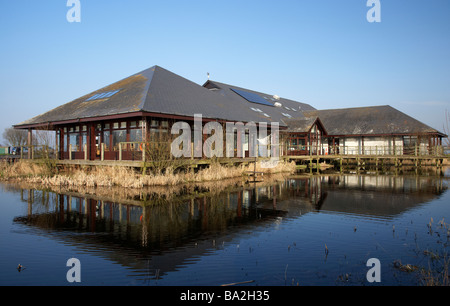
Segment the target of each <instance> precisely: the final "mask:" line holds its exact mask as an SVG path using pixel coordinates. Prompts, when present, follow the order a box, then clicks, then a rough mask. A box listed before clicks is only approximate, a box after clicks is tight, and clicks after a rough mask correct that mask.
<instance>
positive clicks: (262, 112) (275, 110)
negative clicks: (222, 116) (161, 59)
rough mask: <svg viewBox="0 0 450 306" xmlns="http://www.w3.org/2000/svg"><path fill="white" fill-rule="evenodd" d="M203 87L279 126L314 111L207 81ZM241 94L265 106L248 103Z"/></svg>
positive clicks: (243, 89)
mask: <svg viewBox="0 0 450 306" xmlns="http://www.w3.org/2000/svg"><path fill="white" fill-rule="evenodd" d="M203 86H204V87H205V88H208V89H209V90H210V91H212V92H214V93H215V94H216V95H217V96H222V97H225V98H227V99H228V100H229V101H230V103H233V104H236V105H244V106H245V107H246V111H248V110H251V112H253V113H255V112H256V113H257V115H258V116H259V118H264V117H266V116H269V117H270V119H269V120H270V121H274V122H279V123H280V126H287V122H288V121H292V119H304V118H305V116H304V115H303V112H305V111H312V110H315V108H314V107H312V106H311V105H309V104H306V103H301V102H297V101H293V100H289V99H286V98H282V97H278V96H276V95H272V94H267V93H262V92H258V91H254V90H250V89H246V88H242V87H238V86H234V85H229V84H225V83H221V82H217V81H211V80H208V81H207V82H206V83H205V84H204V85H203ZM242 93H244V94H250V95H256V96H257V97H258V98H260V100H262V101H263V102H265V104H261V103H252V102H249V101H248V100H247V99H246V98H245V97H243V96H242ZM231 101H232V102H231ZM255 110H256V111H255ZM266 118H267V117H266Z"/></svg>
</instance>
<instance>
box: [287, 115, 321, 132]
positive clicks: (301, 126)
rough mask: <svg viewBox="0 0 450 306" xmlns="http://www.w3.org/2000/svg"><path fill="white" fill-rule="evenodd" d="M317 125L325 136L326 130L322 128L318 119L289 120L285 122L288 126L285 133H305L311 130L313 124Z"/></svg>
mask: <svg viewBox="0 0 450 306" xmlns="http://www.w3.org/2000/svg"><path fill="white" fill-rule="evenodd" d="M316 122H317V123H318V125H319V126H320V128H321V129H322V130H323V131H324V134H325V135H327V130H326V128H325V127H324V126H323V124H322V121H321V120H320V118H319V117H305V118H303V119H290V120H287V121H286V124H287V125H288V127H287V129H286V132H289V133H307V132H309V131H310V130H311V128H312V127H313V125H314V124H315V123H316Z"/></svg>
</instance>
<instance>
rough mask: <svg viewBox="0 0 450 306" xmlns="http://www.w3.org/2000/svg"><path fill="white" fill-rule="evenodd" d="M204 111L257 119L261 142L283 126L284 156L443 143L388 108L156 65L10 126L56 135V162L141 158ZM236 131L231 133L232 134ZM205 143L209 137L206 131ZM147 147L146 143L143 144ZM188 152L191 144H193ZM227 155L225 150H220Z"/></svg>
mask: <svg viewBox="0 0 450 306" xmlns="http://www.w3.org/2000/svg"><path fill="white" fill-rule="evenodd" d="M196 114H201V118H202V129H203V127H204V125H205V124H207V123H208V122H218V123H220V124H221V125H222V126H223V131H225V124H226V123H227V122H232V123H238V122H242V123H245V124H247V123H251V122H254V123H256V126H257V127H258V128H261V127H264V126H268V127H269V130H268V133H267V135H262V136H261V135H258V139H257V140H258V142H257V143H259V144H263V145H270V144H271V143H273V144H275V145H278V141H275V140H272V139H271V134H272V130H271V127H273V124H277V125H278V128H279V130H280V135H281V142H280V145H279V146H278V148H279V150H280V151H279V152H281V154H283V155H310V154H337V153H339V154H355V153H359V154H363V153H364V152H366V151H367V149H368V148H371V149H372V147H374V146H375V147H378V148H379V149H381V147H383V150H384V151H383V152H384V153H389V152H388V151H387V149H386V148H392V150H394V148H395V150H397V149H399V148H400V147H401V148H402V152H403V153H405V152H406V148H409V149H411V148H412V146H414V147H416V146H417V145H419V146H420V148H421V149H420V150H424V151H427V150H429V149H430V147H433V146H436V145H441V144H442V138H443V137H446V135H445V134H443V133H441V132H439V131H437V130H434V129H432V128H430V127H428V126H426V125H425V124H423V123H421V122H419V121H417V120H415V119H413V118H411V117H409V116H407V115H405V114H403V113H401V112H399V111H398V110H395V109H394V108H392V107H389V106H379V107H372V108H352V109H342V110H317V109H315V108H314V107H312V106H311V105H308V104H305V103H300V102H297V101H293V100H289V99H284V98H281V97H279V96H277V95H273V94H266V93H261V92H256V91H252V90H248V89H245V88H240V87H237V86H232V85H228V84H224V83H219V82H215V81H211V80H208V81H207V82H206V83H205V84H204V85H203V86H201V85H198V84H196V83H194V82H192V81H189V80H187V79H185V78H183V77H181V76H179V75H176V74H174V73H172V72H170V71H168V70H166V69H164V68H162V67H159V66H154V67H151V68H149V69H146V70H144V71H141V72H139V73H136V74H134V75H132V76H129V77H127V78H125V79H123V80H120V81H118V82H115V83H113V84H111V85H108V86H105V87H103V88H101V89H99V90H96V91H94V92H92V93H89V94H86V95H84V96H82V97H80V98H78V99H75V100H74V101H71V102H69V103H66V104H64V105H61V106H59V107H57V108H55V109H53V110H50V111H48V112H46V113H43V114H41V115H38V116H36V117H34V118H31V119H29V120H26V121H24V122H21V123H19V124H17V125H15V126H14V128H16V129H26V130H28V135H29V136H28V141H29V144H31V143H32V135H33V133H32V131H33V130H39V129H41V130H49V131H55V132H56V144H57V158H58V159H60V160H68V159H69V160H70V159H74V160H77V159H84V160H145V158H146V157H145V154H144V155H143V154H142V152H145V151H146V147H145V146H146V145H149V143H151V142H166V143H167V142H168V141H169V139H170V134H171V133H170V131H171V128H172V125H173V124H174V123H175V122H179V121H183V122H186V123H188V124H189V126H190V127H191V128H192V133H193V137H192V139H193V138H194V133H195V132H196V131H195V115H196ZM233 133H234V132H233ZM202 137H203V141H204V140H205V139H206V138H207V137H208V135H206V134H203V136H202ZM234 142H235V143H234V148H235V150H236V151H239V150H238V148H242V150H243V151H244V152H246V155H245V156H249V151H250V148H249V144H252V140H250V139H249V134H248V133H245V130H244V132H243V133H242V132H241V134H239V131H237V133H236V136H235V141H234ZM147 149H148V147H147ZM192 149H193V148H192ZM224 156H225V155H224Z"/></svg>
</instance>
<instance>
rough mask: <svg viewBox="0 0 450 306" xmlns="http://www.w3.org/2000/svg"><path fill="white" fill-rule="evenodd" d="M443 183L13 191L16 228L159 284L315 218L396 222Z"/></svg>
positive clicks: (305, 180)
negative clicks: (228, 247)
mask: <svg viewBox="0 0 450 306" xmlns="http://www.w3.org/2000/svg"><path fill="white" fill-rule="evenodd" d="M444 180H445V178H443V177H428V176H423V177H421V176H368V175H322V176H293V177H289V178H281V179H280V178H278V179H274V180H273V181H269V182H267V181H266V182H265V183H264V182H262V183H255V184H245V183H243V182H241V181H230V182H229V183H228V184H225V183H224V182H221V183H218V184H204V185H201V186H198V185H195V186H183V187H178V188H161V189H156V188H148V189H145V190H141V191H139V192H136V191H133V190H128V189H117V190H115V189H114V190H113V189H95V190H85V191H84V192H83V193H81V192H79V191H73V190H61V191H58V192H56V191H51V190H38V189H35V188H31V187H30V186H24V185H22V186H9V187H7V188H9V189H14V190H15V192H20V198H21V200H22V201H23V202H24V203H26V206H27V212H26V214H24V215H23V216H18V217H15V218H14V222H16V223H18V224H23V225H24V226H27V227H29V228H30V229H32V230H33V231H36V232H37V233H38V234H40V235H46V236H51V237H53V238H55V239H58V240H61V241H63V242H64V243H66V244H69V245H72V246H75V247H76V248H78V249H80V250H82V251H86V252H91V253H96V254H99V255H101V256H102V257H106V258H108V260H111V261H113V262H115V263H117V264H120V265H123V266H127V267H130V268H132V270H133V271H138V272H139V273H143V274H142V277H143V278H148V279H158V278H163V277H164V275H166V274H167V273H168V272H170V271H176V270H177V269H178V268H179V267H180V266H183V265H186V263H188V262H190V261H192V259H193V258H197V257H198V256H203V255H205V254H208V253H210V252H212V251H213V250H215V249H218V248H219V249H220V248H222V247H223V246H224V245H225V244H229V243H233V240H234V239H235V237H236V236H239V235H251V233H252V231H254V230H257V229H261V228H265V227H268V226H270V225H273V224H274V223H277V222H281V221H282V220H285V219H298V218H302V216H305V215H306V214H308V213H311V212H314V213H317V212H321V211H327V212H332V213H345V214H357V215H367V216H370V217H378V218H382V219H390V218H393V217H395V216H397V215H399V214H402V213H404V212H405V211H407V210H409V209H411V208H414V207H417V206H418V205H421V204H423V203H426V202H427V201H430V200H432V199H435V198H437V197H439V196H440V195H441V194H442V193H443V192H445V191H446V189H447V187H446V184H445V183H444ZM137 259H138V260H137ZM142 259H145V260H142Z"/></svg>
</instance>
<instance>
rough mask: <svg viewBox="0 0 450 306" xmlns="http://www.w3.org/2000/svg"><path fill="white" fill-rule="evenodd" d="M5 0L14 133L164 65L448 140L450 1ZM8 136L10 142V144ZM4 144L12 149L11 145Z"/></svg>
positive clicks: (0, 83) (0, 1)
mask: <svg viewBox="0 0 450 306" xmlns="http://www.w3.org/2000/svg"><path fill="white" fill-rule="evenodd" d="M80 3H81V22H79V23H76V22H74V23H70V22H68V21H67V18H66V14H67V12H68V11H69V9H70V7H67V0H51V1H48V0H45V1H32V0H0V43H1V45H0V46H1V48H0V104H1V111H0V135H1V132H3V130H4V129H5V128H6V127H10V126H11V125H13V124H17V123H20V122H22V121H24V120H26V119H29V118H31V117H34V116H36V115H39V114H41V113H44V112H46V111H48V110H50V109H53V108H55V107H57V106H59V105H61V104H63V103H66V102H69V101H71V100H73V99H76V98H78V97H80V96H82V95H85V94H87V93H90V92H92V91H94V90H97V89H99V88H101V87H103V86H106V85H109V84H111V83H114V82H116V81H118V80H120V79H122V78H125V77H128V76H130V75H132V74H134V73H137V72H139V71H141V70H144V69H147V68H149V67H151V66H154V65H159V66H161V67H164V68H166V69H168V70H170V71H172V72H174V73H176V74H179V75H181V76H183V77H185V78H187V79H190V80H192V81H194V82H196V83H198V84H200V85H202V84H203V83H204V82H205V81H206V80H207V73H208V72H209V73H210V75H211V79H213V80H216V81H219V82H224V83H229V84H233V85H237V86H241V87H245V88H249V89H253V90H257V91H262V92H265V93H268V94H277V95H279V96H281V97H284V98H289V99H293V100H297V101H301V102H304V103H308V104H311V105H312V106H314V107H315V108H317V109H330V108H345V107H358V106H372V105H391V106H393V107H395V108H397V109H398V110H400V111H403V112H405V113H406V114H408V115H410V116H413V117H414V118H416V119H418V120H420V121H422V122H424V123H426V124H428V125H430V126H432V127H434V128H436V129H438V130H443V123H444V118H445V110H446V109H447V110H449V111H450V1H449V0H409V1H407V0H380V3H381V22H379V23H369V22H368V21H367V18H366V15H367V12H368V11H369V9H370V8H369V7H367V5H366V4H367V0H295V1H289V0H278V1H275V0H270V1H268V0H239V1H237V0H227V1H217V0H209V1H198V0H164V1H162V0H160V1H151V0H127V1H126V0H110V1H108V0H80ZM0 137H1V136H0ZM0 142H1V141H0Z"/></svg>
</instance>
